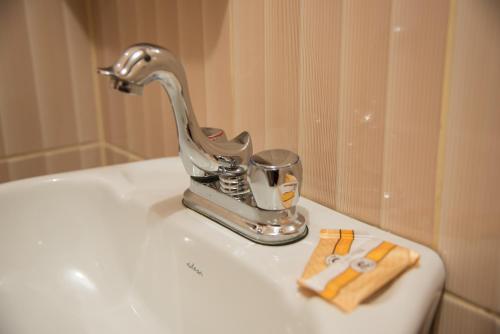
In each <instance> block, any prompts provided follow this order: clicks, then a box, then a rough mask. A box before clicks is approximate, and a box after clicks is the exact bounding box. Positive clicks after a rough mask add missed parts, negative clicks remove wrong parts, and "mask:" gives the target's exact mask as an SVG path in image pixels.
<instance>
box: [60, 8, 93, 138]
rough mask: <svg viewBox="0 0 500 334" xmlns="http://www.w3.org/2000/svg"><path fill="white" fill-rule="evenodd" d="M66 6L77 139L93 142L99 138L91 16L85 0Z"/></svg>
mask: <svg viewBox="0 0 500 334" xmlns="http://www.w3.org/2000/svg"><path fill="white" fill-rule="evenodd" d="M62 6H63V18H64V32H65V36H66V43H67V45H68V57H69V59H68V60H69V70H70V72H69V73H70V75H71V88H72V96H73V106H72V108H73V113H74V114H75V119H76V127H77V136H78V140H79V142H88V141H93V140H97V137H98V135H97V133H98V131H97V120H96V117H97V114H96V105H95V96H94V90H93V84H94V81H93V77H92V73H93V72H94V71H95V70H96V69H95V68H93V67H92V63H91V43H92V42H93V41H91V40H90V39H89V35H88V34H89V27H88V17H87V15H88V13H87V9H86V7H85V2H84V1H79V0H66V1H64V2H62Z"/></svg>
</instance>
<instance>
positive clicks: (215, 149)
mask: <svg viewBox="0 0 500 334" xmlns="http://www.w3.org/2000/svg"><path fill="white" fill-rule="evenodd" d="M98 72H99V73H100V74H103V75H106V76H109V77H110V78H111V82H112V86H113V88H115V89H116V90H118V91H120V92H123V93H127V94H136V95H141V94H142V91H143V88H144V86H145V85H147V84H148V83H150V82H152V81H159V83H160V84H161V86H162V87H163V88H164V90H165V91H166V93H167V95H168V96H169V99H170V103H171V104H172V110H173V112H174V116H175V122H176V125H177V132H178V138H179V155H180V157H181V160H182V162H183V165H184V168H185V170H186V172H187V173H188V174H189V175H190V176H191V186H190V187H189V189H187V190H186V192H185V193H184V198H183V203H184V205H186V206H187V207H189V208H191V209H193V210H195V211H197V212H199V213H201V214H203V215H205V216H207V217H209V218H211V219H212V220H215V221H216V222H219V223H220V224H222V225H224V226H225V227H227V228H229V229H231V230H233V231H235V232H237V233H239V234H241V235H243V236H245V237H246V238H248V239H250V240H253V241H255V242H258V243H262V244H266V245H281V244H287V243H290V242H294V241H297V240H300V239H301V238H303V237H304V236H305V235H306V234H307V226H306V224H305V219H304V216H303V215H302V214H300V213H299V212H298V211H297V209H296V203H297V201H298V199H299V191H300V182H301V178H302V167H301V163H300V160H299V157H298V156H297V155H296V154H294V153H292V152H288V151H285V150H270V151H264V152H261V153H260V154H257V155H252V141H251V138H250V135H249V133H248V132H246V131H244V132H242V133H240V134H239V135H238V136H236V137H235V138H234V139H232V140H227V138H226V135H225V133H224V131H223V130H221V129H216V128H200V126H199V125H198V122H197V120H196V116H195V114H194V112H193V108H192V105H191V100H190V98H189V91H188V85H187V79H186V74H185V72H184V68H183V67H182V65H181V63H180V62H179V61H178V60H177V59H176V58H175V57H174V56H173V55H172V54H171V53H170V52H169V51H168V50H166V49H164V48H162V47H160V46H156V45H153V44H147V43H142V44H136V45H132V46H130V47H129V48H127V49H126V50H125V51H124V52H123V53H122V55H121V56H120V57H119V58H118V60H117V61H116V62H115V63H114V64H113V65H112V66H110V67H106V68H100V69H98ZM249 168H250V171H251V173H247V171H248V170H249Z"/></svg>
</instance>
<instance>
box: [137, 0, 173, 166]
mask: <svg viewBox="0 0 500 334" xmlns="http://www.w3.org/2000/svg"><path fill="white" fill-rule="evenodd" d="M156 4H157V2H156V1H155V0H146V1H140V2H137V4H136V5H137V31H138V37H137V41H141V42H149V43H155V44H161V43H159V42H158V34H159V31H158V30H157V24H156V18H157V13H158V8H156ZM172 11H175V7H174V8H172ZM169 12H170V11H169ZM164 14H166V13H164ZM160 17H161V16H160ZM163 20H165V21H167V18H163ZM162 46H164V47H167V46H166V45H162ZM161 94H163V93H162V89H161V86H160V85H159V84H158V83H157V82H155V83H152V84H150V85H148V86H147V87H145V89H144V92H143V94H142V96H141V103H142V112H143V115H144V123H145V124H144V126H145V129H146V131H145V132H144V136H145V145H146V147H145V152H142V153H143V154H144V156H146V157H149V158H153V157H161V156H163V146H164V143H165V141H164V138H163V137H164V134H166V132H164V131H163V117H162V114H161V113H162V100H161V99H162V97H161Z"/></svg>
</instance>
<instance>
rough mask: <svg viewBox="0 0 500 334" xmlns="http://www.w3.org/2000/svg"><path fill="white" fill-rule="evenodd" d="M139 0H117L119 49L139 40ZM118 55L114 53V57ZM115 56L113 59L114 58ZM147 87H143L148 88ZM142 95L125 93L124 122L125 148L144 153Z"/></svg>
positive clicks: (144, 132) (144, 129)
mask: <svg viewBox="0 0 500 334" xmlns="http://www.w3.org/2000/svg"><path fill="white" fill-rule="evenodd" d="M138 7H139V1H135V0H119V1H118V3H117V11H118V12H117V13H118V27H119V28H118V31H119V36H120V45H121V49H122V50H124V49H125V48H127V47H128V46H130V45H132V44H136V43H139V42H141V40H140V38H139V31H138V30H139V15H138V14H139V12H138ZM118 56H119V55H116V58H117V57H118ZM116 58H115V60H116ZM148 88H149V87H147V88H145V90H146V89H148ZM143 98H144V97H143V96H137V95H125V97H124V104H125V123H126V129H127V146H126V147H125V148H126V149H127V150H129V151H131V152H134V153H137V154H140V155H145V154H146V140H145V135H146V132H147V131H146V127H145V115H144V110H143V105H142V102H143Z"/></svg>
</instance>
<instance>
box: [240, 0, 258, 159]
mask: <svg viewBox="0 0 500 334" xmlns="http://www.w3.org/2000/svg"><path fill="white" fill-rule="evenodd" d="M231 5H232V26H233V29H232V36H231V39H232V48H231V49H232V50H231V51H232V58H233V66H234V81H233V87H234V98H235V100H234V130H235V133H236V134H237V133H240V132H241V131H248V132H249V133H250V134H251V136H252V144H253V149H254V152H258V151H261V150H263V149H264V143H265V135H266V134H265V88H264V76H265V74H264V0H257V1H251V2H250V1H246V0H234V1H232V2H231Z"/></svg>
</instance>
